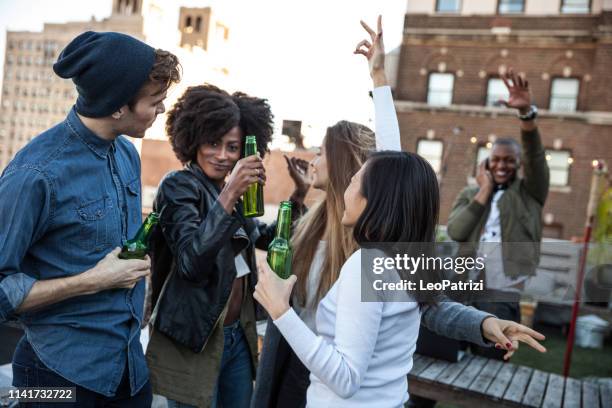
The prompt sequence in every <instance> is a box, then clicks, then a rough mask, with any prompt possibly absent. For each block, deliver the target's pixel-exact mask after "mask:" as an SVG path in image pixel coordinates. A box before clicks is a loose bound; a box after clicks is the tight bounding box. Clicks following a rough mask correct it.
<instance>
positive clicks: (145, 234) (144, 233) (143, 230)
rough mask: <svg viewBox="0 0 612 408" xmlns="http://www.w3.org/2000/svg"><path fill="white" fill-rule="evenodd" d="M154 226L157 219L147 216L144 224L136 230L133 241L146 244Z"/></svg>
mask: <svg viewBox="0 0 612 408" xmlns="http://www.w3.org/2000/svg"><path fill="white" fill-rule="evenodd" d="M155 224H157V218H155V217H152V216H151V215H149V216H148V217H147V219H146V220H145V222H144V223H143V224H142V225H141V226H140V228H139V229H138V232H137V233H136V236H135V237H134V241H140V242H147V240H148V239H149V235H151V231H152V230H153V227H154V226H155Z"/></svg>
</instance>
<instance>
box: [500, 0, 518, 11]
mask: <svg viewBox="0 0 612 408" xmlns="http://www.w3.org/2000/svg"><path fill="white" fill-rule="evenodd" d="M523 11H525V0H499V3H497V12H498V13H499V14H509V13H522V12H523Z"/></svg>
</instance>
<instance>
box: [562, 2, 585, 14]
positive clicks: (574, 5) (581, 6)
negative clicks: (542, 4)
mask: <svg viewBox="0 0 612 408" xmlns="http://www.w3.org/2000/svg"><path fill="white" fill-rule="evenodd" d="M590 12H591V1H590V0H561V13H566V14H588V13H590Z"/></svg>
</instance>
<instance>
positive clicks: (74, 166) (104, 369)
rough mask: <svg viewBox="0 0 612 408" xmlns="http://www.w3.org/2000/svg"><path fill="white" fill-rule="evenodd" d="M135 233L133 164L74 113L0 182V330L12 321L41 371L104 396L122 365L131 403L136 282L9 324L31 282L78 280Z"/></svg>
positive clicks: (138, 304) (138, 297)
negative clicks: (76, 277)
mask: <svg viewBox="0 0 612 408" xmlns="http://www.w3.org/2000/svg"><path fill="white" fill-rule="evenodd" d="M140 223H141V195H140V159H139V157H138V154H137V152H136V149H135V148H134V146H133V145H132V143H130V142H129V141H127V140H126V139H125V138H124V137H123V136H119V137H117V138H116V139H115V140H114V141H112V142H111V141H107V140H104V139H102V138H100V137H98V136H96V135H95V134H94V133H93V132H92V131H90V130H89V129H87V128H86V127H85V126H84V125H83V123H82V122H81V120H80V119H79V117H78V116H77V114H76V111H75V110H74V108H73V109H72V111H71V112H70V113H69V114H68V117H67V118H66V120H64V121H63V122H61V123H60V124H58V125H56V126H54V127H53V128H51V129H49V130H47V131H45V132H43V133H42V134H40V135H39V136H37V137H36V138H34V139H33V140H32V141H31V142H30V143H28V145H26V146H25V147H24V148H23V149H22V150H20V151H19V152H18V153H17V155H16V156H15V158H14V159H13V160H12V161H11V163H10V164H9V165H8V167H7V168H6V169H5V170H4V172H3V173H2V176H0V323H2V322H4V321H8V320H17V321H19V322H20V323H21V325H22V326H23V328H24V330H25V333H26V335H27V338H28V341H29V342H30V343H31V345H32V347H33V349H34V350H35V352H36V354H37V356H38V357H39V358H40V360H41V361H42V362H43V363H44V364H45V365H46V366H47V368H49V369H50V370H52V371H54V372H56V373H58V374H60V375H61V376H62V377H64V378H66V379H68V380H69V381H72V382H74V383H76V384H78V385H80V386H82V387H85V388H87V389H90V390H92V391H95V392H98V393H100V394H103V395H105V396H113V395H114V394H115V391H116V389H117V386H118V385H119V382H120V380H121V377H122V374H123V370H124V369H125V367H126V363H127V364H128V365H129V374H130V376H129V377H130V386H131V391H132V395H134V394H135V393H136V392H137V391H138V390H140V388H141V387H142V386H143V385H144V384H145V383H146V382H147V380H148V370H147V367H146V363H145V359H144V354H143V350H142V346H141V344H140V341H139V337H140V324H141V322H142V318H143V306H144V286H145V283H144V279H143V280H141V281H140V282H139V283H138V284H137V285H136V286H135V287H134V288H133V289H131V290H128V289H113V290H105V291H102V292H98V293H95V294H92V295H83V296H78V297H73V298H70V299H67V300H64V301H61V302H58V303H55V304H52V305H50V306H47V307H44V308H41V309H37V310H34V311H31V312H24V313H20V314H17V313H16V309H17V308H18V307H19V305H20V304H21V303H22V302H23V300H24V299H25V298H26V297H27V295H28V293H29V291H30V289H31V288H32V286H33V285H34V282H36V281H37V280H45V279H54V278H64V277H69V276H74V275H78V274H80V273H82V272H84V271H87V270H88V269H90V268H92V267H93V266H95V265H96V264H97V263H98V262H99V261H100V260H101V259H102V258H103V257H104V256H105V255H106V254H107V253H108V252H110V251H111V250H112V249H113V248H115V247H118V246H121V245H122V243H124V242H125V241H126V240H127V239H128V238H129V237H132V236H133V235H134V234H135V233H136V231H137V230H138V228H139V226H140Z"/></svg>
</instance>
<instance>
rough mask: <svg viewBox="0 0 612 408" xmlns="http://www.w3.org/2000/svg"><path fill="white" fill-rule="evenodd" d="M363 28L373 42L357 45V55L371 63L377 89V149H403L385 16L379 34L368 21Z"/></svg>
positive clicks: (379, 25)
mask: <svg viewBox="0 0 612 408" xmlns="http://www.w3.org/2000/svg"><path fill="white" fill-rule="evenodd" d="M361 26H362V27H363V28H364V29H365V30H366V31H367V33H368V34H369V36H370V40H371V42H370V41H368V40H363V41H361V42H359V44H357V47H356V48H355V51H354V52H353V53H354V54H361V55H363V56H365V57H366V59H367V60H368V67H369V69H370V77H371V78H372V83H373V85H374V89H373V91H372V97H373V98H374V111H375V127H376V150H397V151H399V150H401V149H402V147H401V143H400V130H399V123H398V121H397V114H396V112H395V106H394V104H393V96H392V95H391V88H390V87H389V84H388V81H387V75H386V74H385V45H384V42H383V31H382V17H381V16H378V22H377V32H374V30H372V29H371V28H370V27H369V26H368V25H367V24H366V23H365V22H363V21H361Z"/></svg>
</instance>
